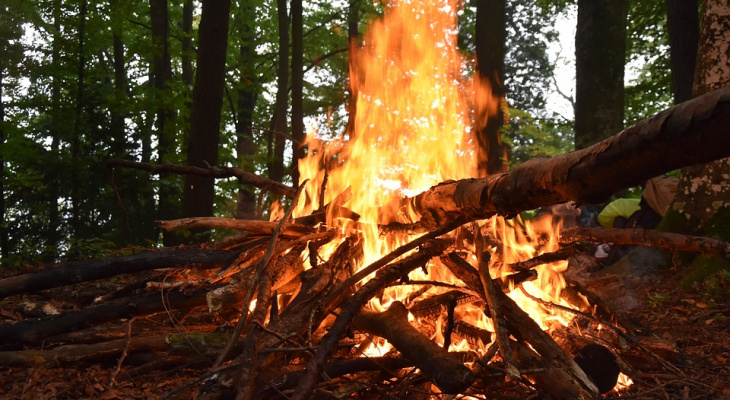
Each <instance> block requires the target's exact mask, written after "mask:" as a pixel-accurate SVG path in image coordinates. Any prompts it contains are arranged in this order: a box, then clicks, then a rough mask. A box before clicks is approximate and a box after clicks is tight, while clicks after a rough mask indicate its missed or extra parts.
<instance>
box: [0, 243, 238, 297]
mask: <svg viewBox="0 0 730 400" xmlns="http://www.w3.org/2000/svg"><path fill="white" fill-rule="evenodd" d="M238 254H239V252H237V251H212V250H197V249H175V250H160V251H152V252H146V253H142V254H135V255H133V256H126V257H118V258H108V259H103V260H98V261H87V262H83V263H74V265H72V266H69V267H66V268H63V265H62V268H59V269H54V270H48V271H40V272H32V273H28V274H22V275H16V276H12V277H10V278H5V279H2V280H0V298H4V297H7V296H10V295H13V294H18V293H26V292H31V291H36V290H44V289H51V288H54V287H59V286H65V285H71V284H74V283H80V282H88V281H93V280H97V279H104V278H110V277H112V276H116V275H120V274H130V273H135V272H140V271H149V270H153V269H160V268H191V267H198V268H205V269H212V268H222V267H225V266H228V265H229V264H230V263H232V262H233V261H234V260H235V259H236V257H237V255H238Z"/></svg>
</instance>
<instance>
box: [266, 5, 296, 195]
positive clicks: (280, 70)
mask: <svg viewBox="0 0 730 400" xmlns="http://www.w3.org/2000/svg"><path fill="white" fill-rule="evenodd" d="M276 7H277V11H276V15H277V20H278V22H279V65H278V67H277V75H276V77H277V78H276V104H275V105H274V115H273V116H272V117H271V125H270V129H269V130H270V131H271V132H269V143H268V145H269V146H268V147H269V154H268V155H269V179H271V180H272V181H277V182H281V181H282V180H283V179H284V146H285V145H286V141H285V139H284V136H283V135H280V134H277V133H286V111H287V108H288V102H287V93H288V90H289V17H288V14H287V10H286V0H276ZM295 183H296V182H295Z"/></svg>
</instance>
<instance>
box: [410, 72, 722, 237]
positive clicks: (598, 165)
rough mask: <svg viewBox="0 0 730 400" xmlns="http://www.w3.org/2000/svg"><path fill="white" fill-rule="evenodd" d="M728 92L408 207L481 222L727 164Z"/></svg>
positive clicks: (430, 194) (450, 186)
mask: <svg viewBox="0 0 730 400" xmlns="http://www.w3.org/2000/svg"><path fill="white" fill-rule="evenodd" d="M728 126H730V86H726V87H724V88H721V89H717V90H715V91H712V92H709V93H707V94H704V95H702V96H699V97H695V98H694V99H692V100H690V101H687V102H685V103H682V104H679V105H677V106H675V107H672V108H670V109H668V110H666V111H664V112H662V113H659V114H657V115H656V116H654V117H652V118H649V119H645V120H643V121H640V122H638V123H636V124H634V125H632V126H631V127H629V128H627V129H625V130H624V131H623V132H621V133H619V134H617V135H615V136H612V137H610V138H608V139H606V140H604V141H602V142H600V143H597V144H595V145H593V146H591V147H588V148H585V149H582V150H579V151H574V152H571V153H568V154H564V155H561V156H557V157H553V158H534V159H531V160H529V161H527V162H525V163H523V164H521V165H520V166H518V167H517V168H515V169H513V170H512V171H510V172H507V173H503V174H497V175H491V176H488V177H486V178H478V179H463V180H458V181H451V182H444V183H441V184H439V185H436V186H434V187H432V188H431V189H429V190H428V191H426V192H424V193H421V194H419V195H418V196H416V197H414V198H411V199H409V200H408V203H409V204H410V206H411V207H412V209H413V210H414V211H415V212H417V213H419V214H420V215H421V217H422V218H421V220H420V221H419V222H420V223H421V224H426V225H430V226H438V225H440V224H443V221H448V220H452V219H454V218H455V217H457V216H466V217H468V218H470V219H474V220H475V219H484V218H488V217H490V216H492V215H495V214H499V215H515V214H517V213H519V212H521V211H525V210H531V209H535V208H538V207H542V206H549V205H553V204H558V203H563V202H566V201H570V200H573V201H576V202H578V203H595V202H599V201H603V200H605V199H606V198H607V197H608V196H610V195H611V194H612V193H614V192H616V191H618V190H620V189H623V188H626V187H630V186H635V185H638V184H640V183H642V182H643V181H645V180H647V179H650V178H653V177H655V176H657V175H660V174H662V173H665V172H667V171H671V170H674V169H677V168H681V167H685V166H688V165H693V164H698V163H703V162H709V161H713V160H717V159H720V158H724V157H728V156H730V135H728V134H727V127H728Z"/></svg>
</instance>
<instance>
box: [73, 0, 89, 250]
mask: <svg viewBox="0 0 730 400" xmlns="http://www.w3.org/2000/svg"><path fill="white" fill-rule="evenodd" d="M86 6H87V2H86V0H82V1H81V9H80V10H79V31H78V43H79V46H78V62H79V64H78V69H77V74H76V79H77V82H78V87H77V91H76V114H75V121H74V132H73V138H72V139H71V204H72V206H71V207H72V208H71V228H72V231H73V234H74V235H75V236H76V237H79V236H80V235H81V234H82V232H81V203H82V200H81V195H80V193H79V192H80V186H81V182H80V176H79V170H80V169H81V168H85V167H86V166H82V165H81V164H80V163H79V157H80V154H81V148H80V147H81V144H82V141H81V139H82V137H83V135H84V132H82V129H83V125H84V124H83V110H84V90H85V86H84V85H85V82H84V73H85V70H86V56H85V55H84V52H85V48H84V44H85V34H84V33H85V32H84V31H85V28H86Z"/></svg>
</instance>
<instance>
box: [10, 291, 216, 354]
mask: <svg viewBox="0 0 730 400" xmlns="http://www.w3.org/2000/svg"><path fill="white" fill-rule="evenodd" d="M205 304H206V303H205V291H204V290H200V289H199V290H196V291H194V292H192V293H189V294H188V293H180V292H170V293H165V294H164V295H161V294H160V293H149V294H146V295H144V296H136V297H131V298H125V299H119V300H117V301H114V302H110V303H108V304H100V305H97V306H93V307H89V308H86V309H83V310H80V311H73V312H68V313H64V314H59V315H53V316H49V317H45V318H40V319H34V320H23V321H18V322H16V323H14V324H9V323H5V324H0V342H2V343H7V344H10V343H17V342H21V343H26V344H38V343H41V342H42V341H43V340H44V339H45V338H46V337H48V336H52V335H57V334H60V333H65V332H70V331H74V330H79V329H83V328H87V327H90V326H95V325H99V324H102V323H104V322H109V321H114V320H117V319H121V318H132V317H135V316H143V315H150V314H154V313H158V312H161V311H165V310H183V309H190V308H194V307H201V306H204V305H205Z"/></svg>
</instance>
